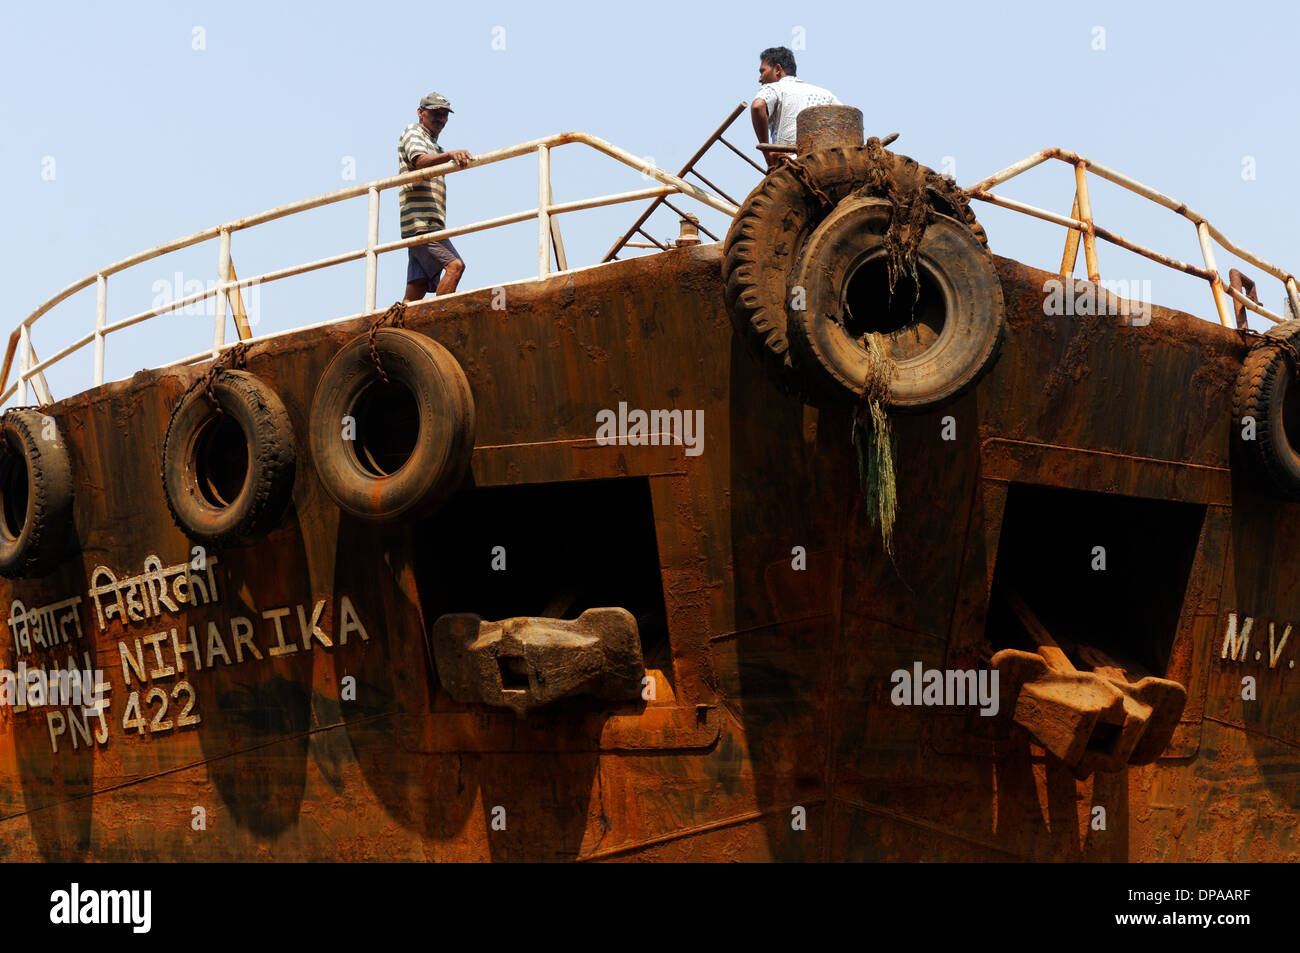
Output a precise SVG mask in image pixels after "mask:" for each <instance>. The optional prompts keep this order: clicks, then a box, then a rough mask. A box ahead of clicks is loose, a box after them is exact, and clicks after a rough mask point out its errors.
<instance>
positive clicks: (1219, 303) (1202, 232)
mask: <svg viewBox="0 0 1300 953" xmlns="http://www.w3.org/2000/svg"><path fill="white" fill-rule="evenodd" d="M1196 238H1197V240H1198V241H1199V242H1200V243H1201V255H1202V256H1204V258H1205V270H1206V271H1208V272H1209V273H1210V274H1211V275H1212V276H1213V277H1211V278H1210V289H1211V290H1212V291H1213V292H1214V307H1215V308H1216V309H1218V312H1219V323H1220V324H1222V325H1223V326H1224V327H1225V328H1230V327H1232V326H1233V324H1232V314H1231V309H1230V308H1229V306H1228V296H1227V295H1226V294H1224V293H1223V279H1222V278H1220V277H1219V268H1218V266H1217V265H1215V263H1214V246H1213V245H1212V244H1211V243H1210V227H1209V225H1207V224H1206V223H1205V220H1204V219H1202V220H1201V221H1199V222H1197V223H1196Z"/></svg>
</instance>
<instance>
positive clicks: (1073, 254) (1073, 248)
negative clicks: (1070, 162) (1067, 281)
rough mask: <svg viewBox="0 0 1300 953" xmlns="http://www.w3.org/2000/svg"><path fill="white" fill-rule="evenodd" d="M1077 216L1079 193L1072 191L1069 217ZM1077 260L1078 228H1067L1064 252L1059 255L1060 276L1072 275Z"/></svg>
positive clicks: (1068, 276) (1067, 276)
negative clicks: (1072, 197) (1072, 198)
mask: <svg viewBox="0 0 1300 953" xmlns="http://www.w3.org/2000/svg"><path fill="white" fill-rule="evenodd" d="M1078 217H1079V193H1078V191H1077V190H1076V191H1075V193H1074V204H1073V205H1071V206H1070V218H1073V219H1077V218H1078ZM1078 261H1079V230H1078V229H1077V228H1067V229H1066V230H1065V253H1064V254H1062V255H1061V277H1062V278H1071V277H1073V276H1074V266H1075V265H1076V264H1077V263H1078Z"/></svg>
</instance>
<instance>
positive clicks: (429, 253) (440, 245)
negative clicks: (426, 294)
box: [406, 238, 460, 291]
mask: <svg viewBox="0 0 1300 953" xmlns="http://www.w3.org/2000/svg"><path fill="white" fill-rule="evenodd" d="M458 258H460V252H458V251H456V246H455V245H453V244H452V243H451V239H449V238H444V239H443V240H442V241H440V242H430V243H429V244H428V245H412V246H411V247H410V248H408V249H407V250H406V283H407V284H410V283H411V282H412V281H419V280H420V279H422V278H424V279H427V280H428V282H429V290H430V291H433V290H434V289H435V288H436V287H437V286H438V278H439V276H441V275H442V270H443V269H444V268H446V267H447V266H448V265H449V264H451V263H452V262H453V261H455V260H456V259H458Z"/></svg>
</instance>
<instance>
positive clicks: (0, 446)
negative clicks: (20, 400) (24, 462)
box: [0, 404, 48, 457]
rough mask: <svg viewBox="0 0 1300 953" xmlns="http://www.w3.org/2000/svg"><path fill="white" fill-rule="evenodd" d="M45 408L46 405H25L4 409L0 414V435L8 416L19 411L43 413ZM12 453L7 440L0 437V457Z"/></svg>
mask: <svg viewBox="0 0 1300 953" xmlns="http://www.w3.org/2000/svg"><path fill="white" fill-rule="evenodd" d="M47 406H48V404H27V405H25V406H22V407H8V408H6V409H5V412H4V413H3V414H0V433H2V432H3V431H4V427H5V424H7V423H8V422H9V417H10V415H12V414H16V413H18V412H19V411H20V410H35V411H42V412H43V411H44V410H45V408H46V407H47ZM13 452H14V451H13V448H12V447H10V446H9V440H8V438H7V437H4V436H0V457H5V456H8V455H9V454H11V453H13Z"/></svg>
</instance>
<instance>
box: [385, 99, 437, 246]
mask: <svg viewBox="0 0 1300 953" xmlns="http://www.w3.org/2000/svg"><path fill="white" fill-rule="evenodd" d="M443 151H444V150H443V148H442V146H440V145H438V141H437V140H436V139H434V138H433V137H432V136H431V135H429V132H428V130H427V129H425V128H424V127H423V126H421V125H420V124H419V123H418V122H413V123H411V124H410V125H409V126H407V127H406V128H405V129H403V130H402V138H401V139H400V140H399V141H398V143H397V171H398V172H399V173H401V172H411V171H414V169H415V160H416V159H417V158H418V157H419V156H422V155H426V154H428V153H430V152H433V153H439V152H443ZM399 200H400V204H401V207H402V237H403V238H410V237H411V236H412V235H423V234H424V233H425V232H436V231H437V230H438V229H440V228H444V227H445V226H446V222H447V180H446V178H445V177H444V176H441V175H439V176H435V177H434V178H432V179H424V180H423V181H421V182H413V183H411V184H410V185H404V186H402V187H401V189H400V195H399Z"/></svg>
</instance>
